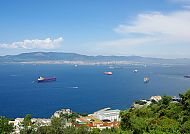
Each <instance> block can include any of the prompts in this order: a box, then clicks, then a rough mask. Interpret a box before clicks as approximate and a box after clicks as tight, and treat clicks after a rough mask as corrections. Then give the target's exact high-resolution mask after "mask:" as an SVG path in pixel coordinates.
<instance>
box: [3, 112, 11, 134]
mask: <svg viewBox="0 0 190 134" xmlns="http://www.w3.org/2000/svg"><path fill="white" fill-rule="evenodd" d="M12 131H13V125H12V124H9V120H8V119H7V118H5V117H2V116H0V134H9V133H11V132H12Z"/></svg>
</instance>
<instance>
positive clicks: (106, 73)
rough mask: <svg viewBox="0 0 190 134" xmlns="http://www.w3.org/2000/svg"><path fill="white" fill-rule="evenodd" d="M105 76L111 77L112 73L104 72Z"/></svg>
mask: <svg viewBox="0 0 190 134" xmlns="http://www.w3.org/2000/svg"><path fill="white" fill-rule="evenodd" d="M104 74H105V75H112V74H113V73H112V72H104Z"/></svg>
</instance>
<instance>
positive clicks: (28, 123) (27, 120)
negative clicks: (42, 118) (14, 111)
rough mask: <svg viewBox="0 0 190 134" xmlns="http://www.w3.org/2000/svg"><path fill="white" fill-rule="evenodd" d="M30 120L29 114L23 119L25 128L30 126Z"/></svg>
mask: <svg viewBox="0 0 190 134" xmlns="http://www.w3.org/2000/svg"><path fill="white" fill-rule="evenodd" d="M31 119H32V116H31V115H30V114H27V115H26V116H25V117H24V120H23V124H24V126H25V127H27V126H31V125H32V122H31Z"/></svg>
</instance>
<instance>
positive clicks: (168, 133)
mask: <svg viewBox="0 0 190 134" xmlns="http://www.w3.org/2000/svg"><path fill="white" fill-rule="evenodd" d="M179 96H180V97H181V98H182V100H181V101H180V102H179V103H176V102H172V98H171V97H170V96H163V97H162V99H161V100H160V101H159V102H157V103H156V102H155V103H152V104H151V105H150V106H147V107H142V108H138V109H134V108H133V109H128V110H124V111H121V113H120V117H121V123H120V128H121V129H122V130H124V131H132V132H133V133H136V134H182V133H183V134H184V133H186V134H188V133H190V90H188V91H187V92H186V93H184V94H180V95H179Z"/></svg>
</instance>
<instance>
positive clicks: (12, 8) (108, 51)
mask: <svg viewBox="0 0 190 134" xmlns="http://www.w3.org/2000/svg"><path fill="white" fill-rule="evenodd" d="M189 50H190V0H0V55H1V56H3V55H13V54H19V53H23V52H25V53H26V52H35V51H44V52H50V51H51V52H70V53H79V54H85V55H125V56H129V55H138V56H145V57H160V58H190V53H189Z"/></svg>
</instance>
